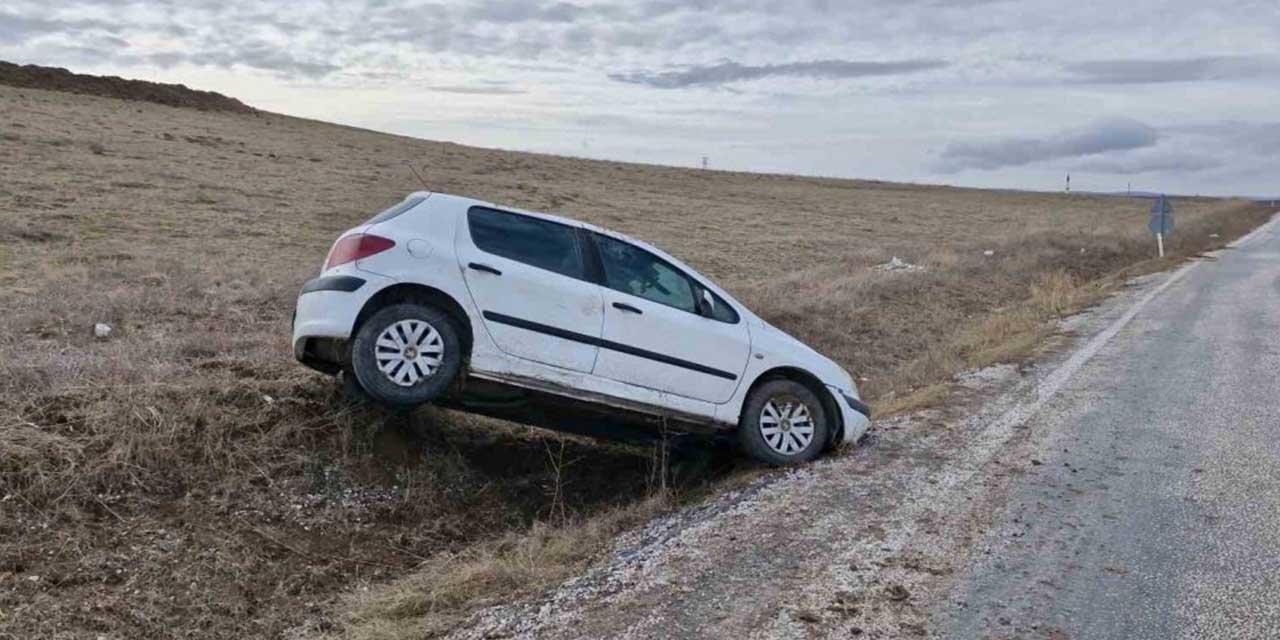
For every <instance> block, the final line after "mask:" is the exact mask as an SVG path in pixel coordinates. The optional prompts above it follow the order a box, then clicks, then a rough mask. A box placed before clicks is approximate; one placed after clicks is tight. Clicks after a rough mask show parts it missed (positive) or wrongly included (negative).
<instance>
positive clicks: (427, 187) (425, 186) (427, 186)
mask: <svg viewBox="0 0 1280 640" xmlns="http://www.w3.org/2000/svg"><path fill="white" fill-rule="evenodd" d="M405 164H407V165H409V170H410V171H412V172H413V175H414V176H416V177H417V178H418V182H421V183H422V186H423V188H425V189H426V190H427V191H430V190H431V185H429V184H427V179H426V178H424V177H422V174H421V173H418V168H417V167H415V166H413V164H412V163H409V162H406V163H405Z"/></svg>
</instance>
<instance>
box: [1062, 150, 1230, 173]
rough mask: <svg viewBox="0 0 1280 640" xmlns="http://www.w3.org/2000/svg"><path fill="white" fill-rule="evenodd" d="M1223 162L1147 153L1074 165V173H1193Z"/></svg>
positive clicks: (1203, 156) (1194, 157)
mask: <svg viewBox="0 0 1280 640" xmlns="http://www.w3.org/2000/svg"><path fill="white" fill-rule="evenodd" d="M1223 164H1224V163H1223V161H1222V160H1220V159H1218V158H1214V157H1210V156H1206V155H1200V154H1194V153H1166V154H1157V153H1149V154H1145V155H1142V156H1136V157H1126V158H1114V159H1111V158H1098V159H1096V160H1089V161H1086V162H1081V163H1079V164H1076V165H1075V167H1074V170H1075V171H1080V172H1087V173H1105V174H1113V175H1136V174H1140V173H1195V172H1199V171H1206V170H1208V169H1216V168H1218V167H1221V166H1223Z"/></svg>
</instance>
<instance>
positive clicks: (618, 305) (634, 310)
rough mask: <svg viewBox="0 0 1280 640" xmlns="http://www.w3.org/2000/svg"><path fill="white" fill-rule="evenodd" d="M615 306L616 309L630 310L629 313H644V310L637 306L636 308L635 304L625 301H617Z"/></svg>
mask: <svg viewBox="0 0 1280 640" xmlns="http://www.w3.org/2000/svg"><path fill="white" fill-rule="evenodd" d="M613 308H614V309H619V310H622V311H626V312H628V313H644V312H643V311H641V310H639V309H637V308H635V307H633V306H631V305H629V304H627V303H625V302H615V303H613Z"/></svg>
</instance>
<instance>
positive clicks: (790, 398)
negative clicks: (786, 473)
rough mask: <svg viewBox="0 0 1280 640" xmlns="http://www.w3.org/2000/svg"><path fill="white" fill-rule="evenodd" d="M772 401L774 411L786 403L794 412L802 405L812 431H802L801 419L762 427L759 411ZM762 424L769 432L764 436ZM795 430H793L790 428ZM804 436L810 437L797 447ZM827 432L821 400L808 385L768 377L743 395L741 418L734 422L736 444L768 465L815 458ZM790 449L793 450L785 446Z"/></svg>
mask: <svg viewBox="0 0 1280 640" xmlns="http://www.w3.org/2000/svg"><path fill="white" fill-rule="evenodd" d="M771 401H772V402H774V412H775V413H777V412H778V409H783V410H784V411H786V410H785V406H786V405H787V404H790V405H792V407H793V408H792V409H791V410H790V411H788V412H787V413H795V412H796V411H798V409H797V408H795V406H796V405H803V406H804V409H805V412H806V413H807V416H808V422H809V423H811V426H812V432H811V433H808V434H806V433H804V430H805V429H806V425H805V421H804V420H799V419H798V423H797V424H796V425H795V426H792V425H791V424H790V423H789V421H788V424H787V425H786V426H785V427H784V426H779V427H776V428H775V427H772V425H770V424H768V423H766V424H764V425H763V426H762V418H763V416H762V413H763V412H764V410H765V406H766V405H768V404H769V403H770V402H771ZM765 427H768V428H769V429H768V430H769V431H771V432H772V433H771V434H769V435H766V432H765ZM792 429H795V433H791V430H792ZM804 435H809V436H811V437H810V438H809V440H808V442H807V443H805V444H804V445H803V446H800V443H801V441H802V440H803V436H804ZM830 435H831V422H830V419H829V418H828V417H827V412H826V410H825V409H824V408H823V404H822V401H821V400H819V399H818V396H817V395H815V394H814V393H813V391H810V390H809V388H808V387H806V386H804V385H802V384H800V383H799V382H795V381H794V380H771V381H769V382H766V383H764V384H762V385H760V386H759V387H757V388H756V389H755V390H754V391H752V392H751V395H750V396H748V397H747V401H746V402H745V403H744V404H743V408H742V419H741V420H740V421H739V422H738V445H739V446H740V447H741V448H742V451H743V452H744V453H746V454H747V455H748V456H751V457H752V458H755V459H756V460H759V461H760V462H763V463H765V464H768V465H773V466H783V465H791V464H800V463H803V462H809V461H810V460H813V459H814V458H816V457H818V454H820V453H822V450H823V449H824V448H826V446H827V441H828V439H829V438H830ZM792 448H794V450H793V451H788V449H792Z"/></svg>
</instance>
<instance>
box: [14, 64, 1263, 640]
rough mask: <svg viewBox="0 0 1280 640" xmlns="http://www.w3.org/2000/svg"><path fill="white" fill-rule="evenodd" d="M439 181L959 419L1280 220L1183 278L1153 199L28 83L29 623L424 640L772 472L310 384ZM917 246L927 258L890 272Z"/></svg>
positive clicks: (20, 124) (21, 311)
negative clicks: (753, 170)
mask: <svg viewBox="0 0 1280 640" xmlns="http://www.w3.org/2000/svg"><path fill="white" fill-rule="evenodd" d="M411 163H412V164H414V165H416V166H418V167H425V175H426V177H427V180H428V181H429V182H430V184H431V187H432V188H433V189H434V190H438V191H444V192H451V193H457V194H462V195H469V196H475V197H479V198H483V199H488V200H492V201H494V202H498V203H507V204H512V205H515V206H520V207H525V208H529V209H536V210H544V211H550V212H554V213H559V214H563V215H568V216H572V217H577V218H582V219H585V220H588V221H591V222H594V223H597V224H601V225H604V226H607V227H611V228H615V229H618V230H620V231H624V232H627V233H630V234H632V235H634V236H636V237H639V238H641V239H644V240H647V241H650V242H653V243H655V244H658V245H660V246H662V247H663V248H665V249H667V250H668V251H670V252H671V253H673V254H675V255H677V256H680V257H681V258H683V259H685V260H686V261H687V262H689V263H690V264H692V265H693V266H695V267H696V268H698V269H700V270H702V271H703V272H704V273H706V274H708V275H710V276H712V277H714V278H716V279H717V280H718V281H719V282H720V283H721V284H723V285H724V286H725V287H726V288H727V289H728V290H729V291H731V292H733V293H735V295H737V296H738V297H740V298H741V299H742V300H743V301H744V302H746V303H747V304H748V305H750V306H752V307H753V308H754V309H756V310H757V311H758V312H760V313H761V314H762V315H763V316H765V317H766V318H767V319H769V320H770V321H772V322H774V323H775V324H777V325H779V326H781V327H782V328H784V329H786V330H788V331H790V332H792V333H794V334H795V335H797V336H798V337H800V338H801V339H804V340H806V341H808V342H810V343H811V344H813V345H815V346H816V347H818V348H819V349H820V350H824V351H826V352H827V353H829V354H830V355H832V356H833V357H835V358H836V359H837V360H839V361H841V362H842V363H843V364H844V365H845V366H846V367H847V368H848V369H850V370H851V371H853V372H854V374H855V376H858V377H859V378H861V379H862V382H861V384H862V386H863V388H864V391H865V392H866V394H867V395H868V396H869V397H870V399H871V401H872V402H873V404H875V405H877V406H878V408H880V409H881V410H882V411H891V410H905V409H909V408H912V407H918V406H921V405H923V404H927V403H938V402H944V401H945V400H946V398H947V386H946V384H947V382H948V380H950V378H951V377H952V376H953V375H954V374H955V373H957V372H959V371H962V370H964V369H967V368H971V367H975V366H982V365H985V364H990V363H992V362H996V361H1001V360H1016V359H1021V358H1025V357H1027V356H1028V355H1030V354H1032V353H1034V350H1035V348H1036V345H1037V344H1038V343H1039V341H1040V339H1041V338H1042V337H1043V336H1044V335H1045V334H1046V332H1048V331H1050V330H1051V329H1050V326H1051V325H1050V324H1049V321H1051V320H1052V319H1054V318H1055V317H1057V316H1059V315H1061V314H1064V313H1069V312H1071V311H1073V310H1076V309H1078V308H1080V307H1081V306H1082V305H1085V304H1087V303H1088V302H1090V301H1091V300H1095V299H1096V297H1097V296H1098V295H1099V294H1100V293H1103V292H1105V291H1106V290H1108V287H1110V286H1111V285H1112V284H1114V283H1116V282H1118V281H1119V280H1118V279H1119V278H1121V277H1123V276H1124V275H1125V274H1132V273H1136V272H1139V271H1142V270H1151V269H1156V268H1163V267H1166V266H1169V265H1172V264H1174V263H1175V262H1176V260H1178V259H1181V258H1185V257H1187V256H1190V255H1194V254H1197V253H1199V252H1201V251H1204V250H1206V249H1210V248H1215V247H1219V246H1221V245H1222V244H1223V243H1225V242H1226V241H1228V240H1229V239H1231V238H1233V237H1235V236H1238V235H1240V234H1242V233H1243V232H1245V231H1247V230H1248V229H1250V228H1252V227H1253V226H1255V225H1256V224H1258V223H1260V222H1261V221H1262V220H1263V219H1264V218H1265V212H1264V211H1262V210H1261V209H1257V208H1254V207H1251V206H1249V205H1248V204H1246V203H1242V202H1238V201H1224V200H1213V199H1189V198H1188V199H1179V200H1178V201H1177V208H1178V215H1179V218H1178V222H1179V231H1178V234H1177V235H1176V236H1175V237H1174V239H1173V240H1172V242H1171V243H1170V245H1169V249H1170V251H1171V255H1172V256H1173V257H1171V258H1170V259H1168V260H1166V261H1165V262H1163V263H1160V262H1157V261H1154V260H1151V255H1152V253H1153V251H1154V248H1153V247H1152V243H1151V241H1150V237H1149V235H1148V234H1147V232H1146V230H1145V226H1144V225H1145V219H1146V215H1147V209H1148V206H1149V203H1148V202H1146V201H1141V200H1130V199H1124V198H1104V197H1090V196H1078V195H1076V196H1066V195H1054V194H1038V193H1021V192H995V191H981V190H966V189H955V188H944V187H929V186H917V185H905V184H890V183H880V182H865V181H853V180H833V179H816V178H803V177H793V176H766V175H752V174H742V173H724V172H707V171H696V170H686V169H674V168H663V167H654V166H642V165H633V164H622V163H613V162H599V161H588V160H580V159H572V158H562V157H549V156H540V155H534V154H526V153H512V152H506V151H496V150H486V149H475V148H469V147H463V146H459V145H455V144H449V143H439V142H428V141H423V140H416V139H411V138H405V137H398V136H392V135H384V134H379V133H373V132H369V131H363V130H358V129H353V128H346V127H340V126H334V125H329V124H324V123H319V122H312V121H306V120H300V119H295V118H288V117H284V116H279V115H274V114H267V113H249V114H242V113H223V112H200V111H195V110H184V109H178V108H172V107H167V106H162V105H157V104H151V103H143V102H127V101H123V100H116V99H108V98H98V97H91V96H82V95H71V94H64V93H53V92H47V91H41V90H35V89H17V88H11V87H0V307H2V308H3V309H4V311H3V315H2V316H0V637H6V636H12V637H73V636H74V637H80V636H89V637H94V636H96V635H103V636H106V637H173V636H199V637H226V638H241V637H279V636H290V637H296V636H304V635H313V634H321V633H349V634H351V635H356V636H363V637H402V636H407V635H422V634H424V633H429V632H430V631H431V630H433V629H435V630H439V629H441V628H444V627H447V625H448V624H451V623H452V622H453V621H455V620H457V619H458V616H459V615H461V614H463V613H465V612H466V610H467V608H468V607H472V606H474V605H475V604H477V603H482V602H485V601H492V600H494V599H499V598H506V597H511V596H513V595H516V594H520V593H528V592H530V591H534V590H537V589H540V588H545V587H547V586H549V585H553V584H554V583H555V582H556V581H558V580H560V579H562V578H563V577H564V576H566V575H568V574H569V573H570V572H572V571H573V570H575V569H577V568H579V567H581V566H583V564H584V563H586V562H589V561H590V559H591V557H592V554H593V553H595V552H597V551H598V550H599V549H600V548H602V547H603V545H605V544H607V542H608V540H609V539H610V537H611V536H612V535H613V533H614V532H616V531H617V530H618V528H619V527H624V526H627V525H628V524H629V523H632V522H635V521H637V520H638V519H640V518H643V517H645V516H646V515H647V514H650V513H652V512H654V511H656V510H659V509H662V508H665V507H666V506H667V505H670V504H671V503H672V501H673V500H675V501H687V500H693V499H697V497H698V496H700V495H705V494H706V492H708V491H714V490H716V488H717V487H720V486H723V485H724V483H726V482H734V481H735V480H736V479H739V478H741V477H742V476H743V474H744V473H758V471H751V470H744V467H746V466H747V465H745V463H743V462H741V461H739V460H736V459H734V458H733V457H732V456H729V455H726V454H724V453H723V452H720V451H710V450H702V451H695V452H694V453H688V452H685V453H680V454H678V455H676V457H675V458H673V460H672V463H671V464H670V465H663V464H658V463H657V462H655V459H656V457H657V454H656V452H654V451H650V450H642V449H638V448H634V447H623V446H614V445H600V444H594V443H590V442H585V441H581V440H578V439H571V438H563V437H560V436H556V435H553V434H548V433H546V432H541V431H537V430H532V429H528V428H523V427H515V426H511V425H503V424H500V423H497V422H494V421H490V420H482V419H477V418H472V417H468V416H463V415H459V414H452V413H446V412H442V411H436V410H431V409H425V410H422V411H420V412H419V413H418V414H416V415H415V416H413V417H412V418H410V419H407V420H403V421H400V420H393V419H391V418H389V417H387V416H384V415H381V414H379V413H378V412H376V411H374V410H370V409H365V408H358V407H351V406H348V405H345V404H343V402H342V401H341V400H340V399H339V398H338V397H337V395H336V393H335V388H334V384H333V382H332V381H331V380H330V379H328V378H325V377H323V376H320V375H318V374H314V373H311V372H309V371H307V370H304V369H303V368H302V367H301V366H299V365H296V364H295V363H294V362H293V361H292V357H291V351H290V346H289V322H290V317H291V313H292V309H293V302H294V297H295V295H296V292H297V289H298V287H299V285H300V284H301V283H302V282H303V281H304V280H306V279H307V278H309V277H311V276H313V275H314V274H315V273H316V271H317V270H318V268H319V265H320V261H321V260H322V258H323V256H324V254H325V251H326V250H327V248H328V247H329V245H330V243H331V242H332V240H333V239H334V237H335V236H336V234H338V233H339V232H340V231H341V230H343V229H345V228H347V227H349V226H352V225H354V224H357V223H359V222H360V221H362V220H363V219H365V218H367V217H368V216H369V215H371V214H372V213H373V212H376V211H377V210H379V209H381V208H383V207H385V206H387V205H389V204H391V203H392V202H394V201H396V200H398V199H400V198H401V197H402V196H403V195H404V194H405V193H406V192H408V191H410V190H414V189H417V188H420V185H418V184H417V182H416V180H415V179H414V178H413V177H412V174H411V173H410V171H409V169H408V168H407V167H408V165H409V164H411ZM984 250H993V251H994V252H995V253H994V255H993V256H990V257H988V256H984V255H983V251H984ZM893 256H898V257H900V258H902V259H903V260H906V261H907V262H910V263H914V264H919V265H921V266H923V267H925V271H921V272H911V273H902V272H898V273H885V272H881V271H877V270H875V269H873V268H872V267H873V265H876V264H878V263H882V262H885V261H886V260H888V259H889V258H891V257H893ZM96 322H105V323H108V324H110V325H111V326H112V327H113V328H114V332H113V334H112V335H111V337H110V339H107V340H96V339H94V337H93V335H92V327H93V325H94V323H96ZM365 585H372V586H373V587H374V588H373V590H372V591H370V592H369V594H371V595H365V596H363V597H358V598H352V597H348V596H347V595H346V594H350V593H353V592H357V590H358V589H359V588H360V587H362V586H365ZM410 632H411V633H410Z"/></svg>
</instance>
